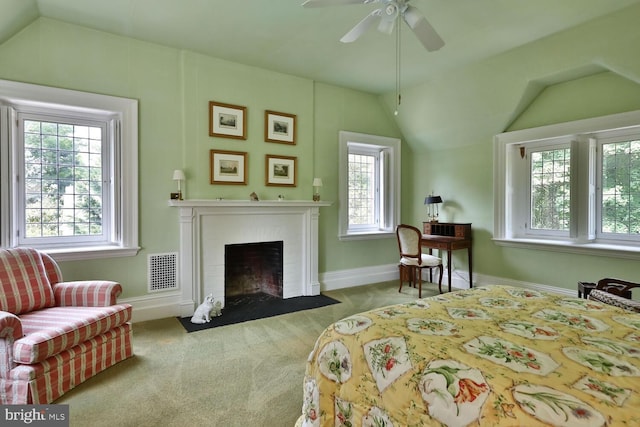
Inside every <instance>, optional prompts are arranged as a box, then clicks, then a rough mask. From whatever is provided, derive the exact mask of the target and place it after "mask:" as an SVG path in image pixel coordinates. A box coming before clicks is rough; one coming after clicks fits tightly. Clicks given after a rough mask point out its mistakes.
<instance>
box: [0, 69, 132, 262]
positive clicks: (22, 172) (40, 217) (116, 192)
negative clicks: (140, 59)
mask: <svg viewBox="0 0 640 427" xmlns="http://www.w3.org/2000/svg"><path fill="white" fill-rule="evenodd" d="M0 142H1V145H0V153H1V154H2V156H0V176H1V177H2V184H0V185H1V187H0V190H1V191H0V210H1V213H2V221H0V240H1V243H2V245H3V246H30V247H35V248H38V249H41V250H45V251H47V252H50V253H54V254H55V255H56V258H57V259H59V260H70V259H87V258H97V257H103V256H122V255H135V253H137V251H138V247H137V241H138V238H137V102H136V101H134V100H129V99H123V98H115V97H107V96H103V95H95V94H89V93H83V92H75V91H68V90H61V89H54V88H48V87H41V86H35V85H26V84H19V83H13V82H5V81H0Z"/></svg>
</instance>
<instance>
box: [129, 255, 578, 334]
mask: <svg viewBox="0 0 640 427" xmlns="http://www.w3.org/2000/svg"><path fill="white" fill-rule="evenodd" d="M425 274H427V273H426V272H425ZM451 276H452V277H451V288H452V290H459V289H469V272H468V271H464V270H455V271H454V272H453V274H452V275H451ZM398 278H399V277H398V265H397V264H388V265H378V266H373V267H362V268H353V269H349V270H338V271H330V272H326V273H321V274H320V275H319V279H320V289H321V290H322V291H331V290H335V289H344V288H352V287H356V286H362V285H368V284H371V283H379V282H387V281H391V280H398ZM423 280H424V281H426V280H427V278H426V277H425V278H424V279H423ZM447 283H448V278H447V271H446V269H445V271H444V275H443V277H442V287H443V290H446V289H447ZM483 285H510V286H516V287H520V288H527V289H534V290H538V291H543V292H553V293H557V294H562V295H567V296H577V289H576V290H571V289H564V288H558V287H555V286H550V285H544V284H540V283H532V282H522V281H519V280H513V279H505V278H501V277H495V276H487V275H483V274H474V276H473V286H474V287H476V286H483ZM118 302H123V303H128V304H131V305H132V306H133V322H134V323H137V322H144V321H147V320H155V319H163V318H166V317H178V316H181V315H182V314H181V313H182V312H183V311H184V310H183V308H182V301H181V300H180V293H176V292H171V293H166V294H149V295H145V296H142V297H136V298H127V299H122V300H119V301H118Z"/></svg>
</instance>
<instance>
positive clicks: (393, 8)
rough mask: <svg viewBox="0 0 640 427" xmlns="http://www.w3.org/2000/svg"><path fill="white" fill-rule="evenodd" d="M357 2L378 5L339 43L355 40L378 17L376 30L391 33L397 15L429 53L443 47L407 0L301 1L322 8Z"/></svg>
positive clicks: (437, 36) (420, 14)
mask: <svg viewBox="0 0 640 427" xmlns="http://www.w3.org/2000/svg"><path fill="white" fill-rule="evenodd" d="M357 3H363V4H373V3H380V4H381V6H382V7H380V8H378V9H375V10H374V11H373V12H371V13H370V14H369V15H367V16H366V17H365V18H364V19H363V20H362V21H360V22H358V23H357V24H356V26H355V27H353V28H352V29H351V30H350V31H349V32H348V33H347V34H345V35H344V36H343V37H342V38H341V39H340V41H341V42H343V43H351V42H354V41H356V40H357V39H358V38H359V37H360V36H361V35H362V34H364V33H365V31H367V29H369V27H371V25H373V24H374V23H375V22H376V21H378V20H380V22H379V23H378V30H379V31H380V32H382V33H385V34H391V33H392V32H393V28H394V26H395V22H396V21H397V20H398V18H399V17H402V19H403V20H404V22H405V23H406V24H407V25H408V26H409V28H411V31H413V33H414V34H415V35H416V37H417V38H418V40H420V43H422V44H423V46H424V47H425V48H426V49H427V50H428V51H429V52H433V51H435V50H438V49H440V48H441V47H442V46H444V41H443V40H442V38H441V37H440V36H439V35H438V33H437V32H436V30H435V29H434V28H433V27H432V26H431V24H430V23H429V21H427V18H425V17H424V15H423V14H422V13H421V12H420V11H419V10H418V9H416V8H415V7H413V6H411V5H409V0H306V1H305V2H304V3H302V6H303V7H323V6H340V5H346V4H357Z"/></svg>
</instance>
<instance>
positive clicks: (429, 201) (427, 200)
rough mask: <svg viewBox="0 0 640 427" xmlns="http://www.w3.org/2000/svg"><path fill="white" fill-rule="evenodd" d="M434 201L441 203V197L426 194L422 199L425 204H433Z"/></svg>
mask: <svg viewBox="0 0 640 427" xmlns="http://www.w3.org/2000/svg"><path fill="white" fill-rule="evenodd" d="M435 203H442V197H440V196H427V197H425V199H424V204H425V205H433V204H435Z"/></svg>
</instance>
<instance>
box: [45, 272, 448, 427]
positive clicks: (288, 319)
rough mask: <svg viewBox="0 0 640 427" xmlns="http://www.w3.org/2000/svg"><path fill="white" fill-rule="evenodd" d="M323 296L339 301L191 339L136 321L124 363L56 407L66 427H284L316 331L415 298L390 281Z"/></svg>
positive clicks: (298, 400) (430, 288)
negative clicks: (63, 409)
mask: <svg viewBox="0 0 640 427" xmlns="http://www.w3.org/2000/svg"><path fill="white" fill-rule="evenodd" d="M436 293H437V285H433V284H425V285H423V292H422V296H423V297H426V296H430V295H434V294H436ZM326 294H327V295H329V296H330V297H332V298H336V299H338V300H340V301H341V303H340V304H334V305H330V306H327V307H321V308H316V309H312V310H305V311H300V312H297V313H290V314H285V315H281V316H276V317H271V318H268V319H261V320H255V321H251V322H245V323H240V324H236V325H229V326H222V327H218V328H213V329H209V330H205V331H200V332H194V333H190V334H188V333H187V332H186V331H185V330H184V328H183V327H182V325H180V323H179V322H178V320H177V319H175V318H167V319H161V320H153V321H149V322H142V323H136V324H134V327H133V343H134V353H135V356H134V357H133V358H131V359H128V360H126V361H124V362H121V363H119V364H118V365H116V366H114V367H112V368H109V369H108V370H106V371H105V372H102V373H101V374H99V375H98V376H96V377H94V378H91V379H90V380H88V381H87V382H85V383H83V384H81V385H79V386H78V387H76V388H75V389H74V390H71V391H70V392H69V393H67V394H66V395H64V396H63V397H62V398H61V399H59V400H58V401H57V402H55V403H61V404H69V405H70V413H71V422H70V425H71V426H72V427H84V426H91V427H98V426H109V427H112V426H118V427H125V426H132V427H133V426H136V427H144V426H224V427H230V426H242V427H247V426H251V427H258V426H268V427H279V426H283V427H285V426H286V427H292V426H293V425H294V424H295V422H296V420H297V418H298V417H299V416H300V413H301V406H302V380H303V376H304V368H305V361H306V359H307V356H308V355H309V352H310V351H311V349H312V348H313V345H314V343H315V340H316V338H317V336H318V335H319V334H320V333H321V332H322V330H323V329H324V328H325V327H326V326H327V325H329V324H330V323H332V322H335V321H337V320H339V319H342V318H344V317H347V316H349V315H351V314H354V313H358V312H361V311H365V310H369V309H372V308H377V307H383V306H386V305H389V304H395V303H400V302H407V301H412V300H414V299H416V298H417V297H418V291H417V289H412V288H410V287H408V286H404V287H403V289H402V293H398V283H397V282H385V283H378V284H373V285H367V286H361V287H357V288H350V289H345V290H339V291H331V292H326ZM223 315H224V314H223Z"/></svg>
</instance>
